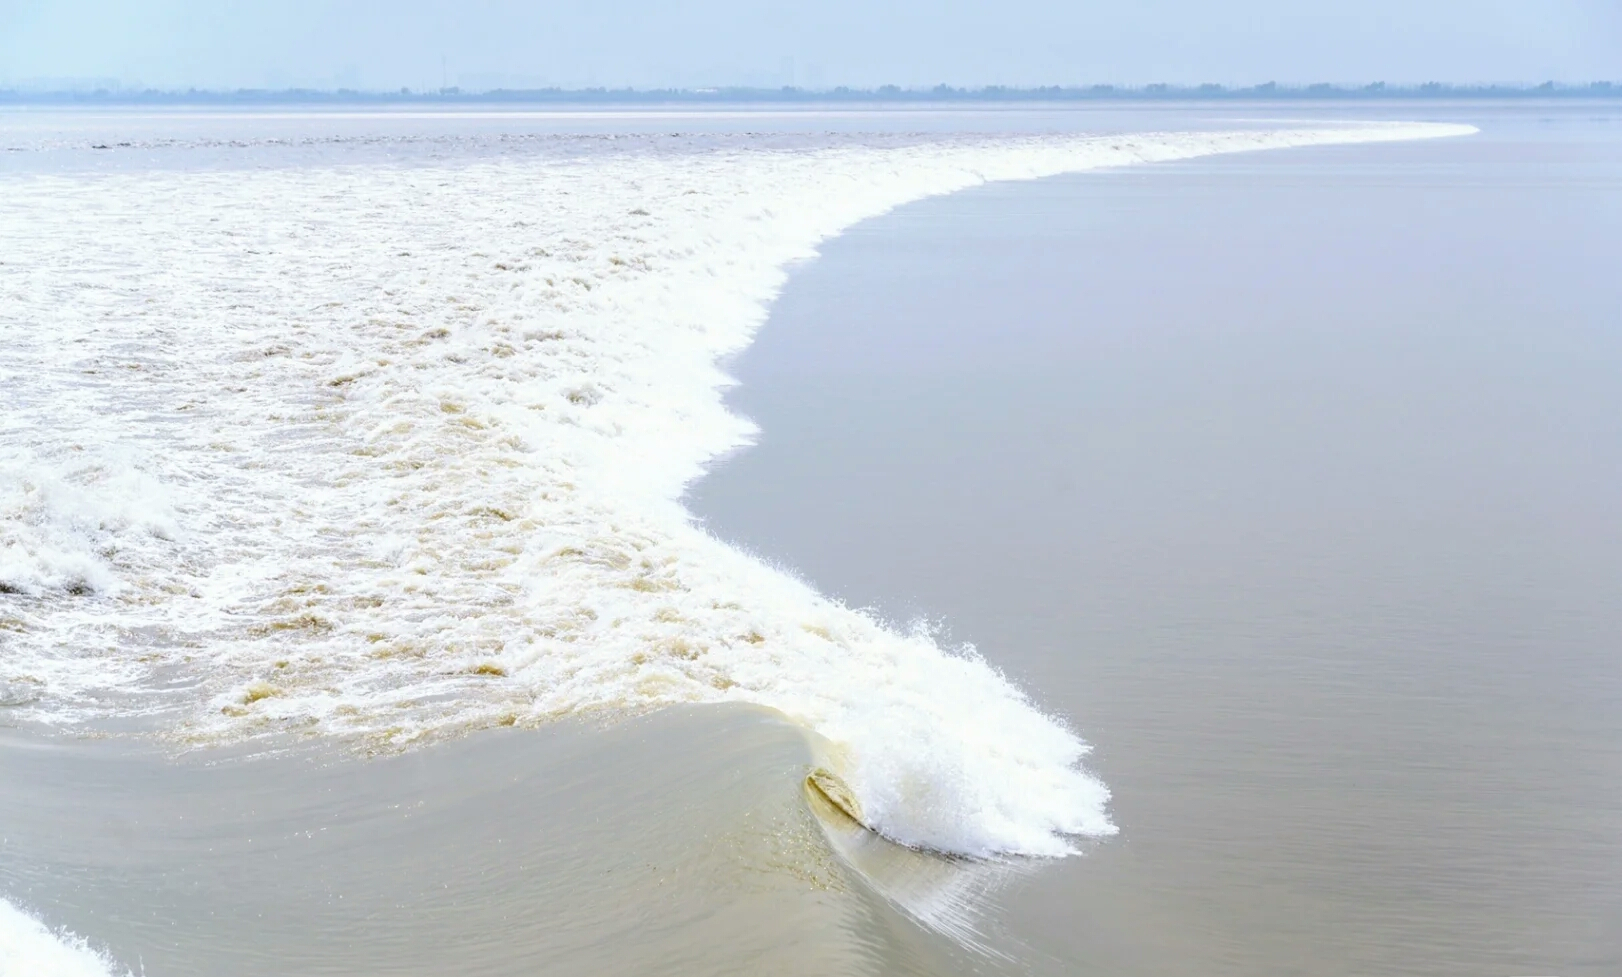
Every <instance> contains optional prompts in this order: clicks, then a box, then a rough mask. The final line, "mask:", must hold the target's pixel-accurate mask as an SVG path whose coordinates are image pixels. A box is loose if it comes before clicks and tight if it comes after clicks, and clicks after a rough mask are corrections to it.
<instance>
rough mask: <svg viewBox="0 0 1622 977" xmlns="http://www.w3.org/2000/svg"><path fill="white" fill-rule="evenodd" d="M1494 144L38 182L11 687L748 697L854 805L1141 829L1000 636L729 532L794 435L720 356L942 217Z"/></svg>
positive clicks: (335, 700) (7, 378)
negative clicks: (820, 255)
mask: <svg viewBox="0 0 1622 977" xmlns="http://www.w3.org/2000/svg"><path fill="white" fill-rule="evenodd" d="M1468 131H1470V129H1469V128H1468V127H1460V126H1442V125H1365V126H1344V127H1333V128H1317V129H1294V130H1275V131H1245V132H1222V133H1182V134H1178V133H1173V134H1147V135H1135V136H1110V137H1064V138H1059V137H1043V138H1018V139H1010V138H997V139H988V138H974V139H968V138H934V139H915V140H909V141H906V142H905V143H896V142H891V143H888V144H875V143H872V142H867V143H864V142H863V141H862V140H861V139H859V138H837V139H836V138H832V137H827V138H812V137H806V138H803V139H800V140H798V141H797V142H796V141H793V140H784V139H776V140H770V141H768V140H766V139H763V138H760V137H733V138H729V139H722V140H709V141H705V142H702V143H700V142H697V141H690V140H682V139H676V138H659V137H652V138H631V139H620V140H609V141H604V140H578V141H569V140H557V141H554V142H553V143H551V144H549V145H548V146H547V147H546V148H545V149H544V150H537V151H536V152H535V153H534V154H533V155H528V156H524V157H522V158H506V159H500V160H495V161H491V160H480V161H472V162H459V163H452V164H445V163H435V164H426V165H424V164H418V165H411V166H405V165H375V164H374V165H331V166H302V167H290V168H283V169H269V170H204V171H199V172H155V173H154V172H147V173H140V174H117V173H114V174H92V175H76V176H69V175H44V176H25V177H13V178H8V180H7V184H8V185H7V188H6V192H5V193H4V194H3V195H0V254H3V255H4V258H3V259H0V260H3V263H0V299H3V302H4V312H3V313H0V316H3V320H4V328H5V334H6V337H7V354H6V356H5V358H4V360H3V361H0V363H3V365H0V371H3V375H0V387H3V389H5V391H6V406H7V411H6V416H5V418H4V420H3V422H0V424H3V427H0V520H3V521H0V542H3V547H4V548H3V550H0V587H3V588H4V590H5V595H4V597H3V598H0V599H3V601H4V603H3V604H0V643H3V646H4V655H3V656H0V706H5V707H6V708H7V709H8V711H10V712H11V713H12V714H13V715H14V716H15V717H17V718H19V719H22V720H27V721H31V722H39V723H45V724H50V725H53V726H58V727H65V728H99V727H100V726H101V725H103V724H105V723H107V722H109V721H112V720H124V719H127V718H129V717H132V716H139V717H144V722H145V723H146V724H147V725H148V726H149V727H150V728H151V729H153V730H155V731H156V733H157V735H160V736H162V737H165V738H167V739H170V740H172V741H173V742H175V743H177V744H180V745H198V744H216V743H227V742H241V741H244V740H251V739H255V738H267V737H272V736H285V735H288V734H292V735H307V736H333V737H343V738H346V739H349V740H352V741H353V742H355V743H356V744H357V746H359V747H360V748H363V749H397V748H401V747H404V746H407V745H410V744H412V743H416V742H420V741H423V740H426V739H428V738H431V737H435V736H443V735H448V734H453V733H456V732H460V731H464V730H470V729H476V728H482V727H490V726H499V725H528V724H537V723H543V722H547V721H549V720H552V719H556V718H559V717H564V716H571V715H579V714H583V713H623V712H627V711H640V710H646V709H650V708H656V707H659V706H663V705H668V704H674V703H705V702H727V701H732V702H745V703H752V704H758V705H763V706H767V707H770V708H773V709H776V710H779V711H781V712H782V713H784V714H785V715H786V716H788V717H789V718H790V719H791V720H793V721H794V722H796V723H798V724H799V725H801V726H802V727H804V728H806V729H807V730H810V731H813V732H814V733H816V734H818V741H819V743H821V744H823V751H824V752H825V753H826V757H827V758H826V761H825V762H826V765H827V767H828V768H829V770H828V772H829V774H830V775H831V777H830V779H829V781H828V782H829V783H831V784H833V785H834V791H833V792H834V793H835V794H836V795H837V794H840V793H842V792H843V790H844V789H848V791H849V800H848V803H849V806H850V807H852V808H853V809H854V810H855V811H856V812H857V813H859V814H860V816H861V818H862V820H863V821H865V822H866V823H867V824H869V825H870V826H872V827H874V828H875V829H877V830H879V831H880V832H882V833H883V834H885V835H888V836H889V837H891V838H892V839H895V840H897V841H900V842H903V843H905V844H908V845H914V846H919V847H926V848H932V849H937V850H942V851H948V852H954V853H962V854H968V855H988V854H992V853H1022V854H1032V855H1062V854H1064V853H1066V852H1067V851H1069V850H1070V846H1071V842H1070V841H1069V840H1067V839H1068V838H1070V837H1073V836H1079V835H1098V834H1106V833H1110V832H1111V831H1113V827H1112V826H1111V824H1110V821H1109V819H1108V815H1107V812H1106V809H1105V804H1106V801H1107V799H1108V792H1107V790H1106V789H1105V788H1104V786H1103V785H1102V784H1100V783H1098V782H1097V781H1096V780H1094V779H1093V778H1092V777H1090V776H1089V775H1088V774H1087V773H1086V772H1085V771H1083V770H1082V769H1081V768H1080V767H1079V765H1078V764H1079V761H1080V760H1081V758H1082V757H1083V756H1084V754H1085V752H1086V746H1085V745H1084V744H1083V743H1082V742H1081V741H1080V739H1079V738H1078V737H1077V736H1076V735H1075V734H1074V733H1073V732H1072V731H1071V730H1070V729H1069V728H1067V726H1066V725H1065V724H1064V723H1063V722H1062V721H1060V720H1057V719H1055V718H1052V717H1049V716H1045V715H1043V714H1042V713H1041V712H1039V711H1038V710H1036V709H1035V708H1034V707H1033V706H1032V705H1031V704H1030V703H1029V702H1028V701H1027V700H1026V698H1025V696H1024V695H1023V694H1022V693H1021V692H1020V690H1019V689H1017V688H1015V687H1014V686H1013V685H1011V684H1010V683H1009V682H1008V681H1006V680H1005V679H1004V678H1003V677H1002V676H1001V675H1000V674H999V673H998V672H997V671H996V670H995V668H993V667H992V666H990V665H988V664H987V663H986V662H985V661H984V660H982V659H981V658H980V657H979V656H978V655H977V654H975V653H974V652H973V651H972V649H954V648H947V647H942V646H941V645H940V644H938V643H937V642H936V641H935V640H934V639H933V638H932V637H931V636H930V635H929V634H927V633H922V632H904V631H898V630H896V629H894V628H891V627H888V626H886V625H885V624H883V623H882V622H879V621H876V620H874V619H873V618H872V617H870V616H868V615H865V614H863V613H861V612H858V611H855V610H852V609H848V608H846V607H843V606H841V605H839V604H838V603H836V602H834V601H831V600H828V599H826V598H823V597H821V596H820V595H818V594H817V593H815V592H814V591H813V590H812V589H810V588H809V587H807V586H806V585H804V584H803V583H801V582H799V581H797V580H795V579H794V578H792V577H791V576H789V575H787V574H784V573H783V572H781V571H779V570H777V569H775V568H773V567H771V566H768V565H766V564H765V563H763V562H761V561H759V560H757V559H755V558H753V557H751V556H748V555H746V554H743V553H740V552H738V551H736V550H733V549H731V548H729V547H727V546H725V545H724V544H722V543H720V542H719V541H717V540H715V539H714V538H712V537H710V536H708V535H707V534H706V533H705V532H704V531H703V530H702V529H700V528H698V527H696V526H694V525H693V524H692V522H691V520H690V519H689V517H688V515H687V513H686V512H685V511H684V510H683V509H682V507H681V505H680V502H679V499H680V496H681V493H682V491H683V488H684V487H685V486H686V485H687V484H688V483H689V482H690V481H691V480H692V479H693V478H695V477H696V476H698V475H699V474H700V473H701V471H702V469H703V466H704V465H705V464H706V463H707V462H708V461H710V460H711V459H713V458H715V457H716V456H718V455H720V454H722V453H724V452H726V451H728V450H731V449H733V448H735V447H737V446H739V445H741V444H744V443H747V441H748V439H749V437H750V435H751V433H752V432H751V427H750V425H749V424H748V422H747V421H745V420H743V419H741V418H738V417H735V416H732V415H730V414H728V413H727V412H726V411H725V409H724V408H723V406H722V403H721V398H720V394H721V391H722V389H723V388H724V387H725V385H726V383H727V378H726V376H725V374H724V373H723V372H722V371H721V369H720V368H719V366H718V365H717V364H718V362H719V361H720V360H721V359H722V358H723V357H725V356H726V355H727V354H729V353H732V352H735V351H736V350H738V349H739V348H741V347H742V346H743V345H745V344H746V343H747V342H748V340H749V338H750V336H751V334H752V333H753V331H754V330H755V329H756V328H757V327H758V325H759V324H760V323H761V322H762V321H763V319H764V317H765V314H766V308H767V304H768V303H769V302H770V300H771V298H772V297H773V295H774V294H775V293H776V291H777V289H778V288H779V287H780V285H781V284H782V282H783V280H784V276H785V269H786V267H787V266H788V265H789V264H791V263H792V262H794V261H796V260H800V259H804V258H807V257H810V256H812V255H813V254H814V253H815V252H814V249H815V247H816V245H817V244H818V242H819V241H822V240H824V239H826V238H827V237H829V236H831V235H834V234H836V233H838V232H839V231H840V230H841V229H843V228H845V227H848V226H850V225H851V224H853V223H855V222H857V221H860V220H862V219H864V218H868V217H871V216H874V215H877V214H880V213H882V212H884V211H886V210H889V209H891V208H893V207H895V206H898V205H900V204H902V203H905V202H907V201H910V200H913V199H917V198H920V197H924V196H928V195H933V194H941V193H948V192H952V191H954V190H959V189H962V188H965V187H969V186H972V185H975V184H978V183H982V182H986V181H990V180H1007V179H1028V178H1036V177H1041V176H1046V175H1051V174H1056V173H1061V172H1067V171H1074V170H1081V169H1088V168H1094V167H1102V166H1113V165H1124V164H1131V163H1137V162H1146V161H1156V160H1171V159H1180V158H1187V157H1192V156H1199V155H1205V154H1210V153H1218V152H1231V151H1241V150H1251V149H1264V148H1282V147H1288V146H1297V145H1310V144H1324V143H1336V142H1366V141H1377V140H1388V139H1410V138H1422V137H1430V136H1444V135H1454V134H1461V133H1464V132H1468ZM0 908H6V911H7V912H8V914H9V913H10V912H11V911H10V910H9V908H7V907H0ZM6 918H7V919H10V916H9V915H8V916H7V917H6ZM31 925H32V924H31V923H30V922H29V921H27V920H26V919H24V918H21V917H19V920H18V921H17V922H16V924H15V925H13V924H11V923H7V924H5V925H4V926H0V930H4V931H6V932H9V933H15V934H17V935H16V936H14V937H13V936H7V937H4V938H5V939H15V940H17V941H18V945H19V946H20V945H22V942H24V941H25V938H26V934H27V933H31V932H33V929H30V926H31ZM34 928H35V929H37V927H34ZM40 932H41V933H43V931H42V930H41V931H40ZM40 946H41V948H40V949H39V950H38V952H39V953H40V954H45V953H47V952H50V953H68V954H72V953H75V952H77V951H74V950H72V949H71V948H68V947H66V946H65V945H55V944H53V945H51V946H50V947H49V948H48V949H47V948H45V946H44V944H41V945H40ZM19 952H20V951H19ZM18 959H22V957H19V958H18ZM84 959H85V960H88V959H89V958H84ZM39 960H40V961H45V960H46V958H45V957H44V956H41V957H39ZM86 965H88V964H86ZM58 970H59V971H60V968H58ZM60 972H70V971H60Z"/></svg>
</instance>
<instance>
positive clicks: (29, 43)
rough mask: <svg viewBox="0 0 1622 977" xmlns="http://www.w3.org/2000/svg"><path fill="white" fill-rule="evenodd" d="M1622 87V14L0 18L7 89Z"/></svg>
mask: <svg viewBox="0 0 1622 977" xmlns="http://www.w3.org/2000/svg"><path fill="white" fill-rule="evenodd" d="M1551 78H1552V79H1555V80H1560V81H1589V80H1594V79H1615V80H1622V0H1224V2H1221V3H1218V2H1211V0H1130V2H1129V0H800V2H795V3H783V2H766V0H694V2H688V3H669V2H665V3H660V2H653V0H527V2H526V0H456V2H451V0H388V2H384V0H350V2H340V0H275V2H270V0H242V2H229V0H145V2H134V0H0V84H3V83H11V84H17V83H29V82H35V83H37V82H39V81H41V80H48V79H63V80H67V79H80V80H88V79H116V80H118V81H119V82H122V83H125V84H131V83H143V84H146V85H152V86H157V87H183V86H193V85H194V86H197V87H216V88H218V87H233V88H234V87H286V86H289V85H304V86H316V87H337V86H345V87H361V88H378V89H392V88H399V87H401V86H409V87H412V88H428V87H438V86H439V85H440V84H441V81H442V80H443V81H446V82H448V83H449V84H453V85H455V84H461V85H463V86H464V87H470V88H482V87H492V86H499V85H507V86H526V85H527V86H537V85H563V86H578V85H609V86H621V85H634V86H639V87H648V86H663V85H684V86H703V85H717V84H753V85H781V84H787V83H793V84H798V85H801V86H808V87H823V86H832V85H841V84H843V85H852V86H869V85H879V84H885V83H894V84H899V85H930V84H935V83H938V82H946V83H950V84H956V85H983V84H1009V85H1036V84H1078V83H1083V84H1091V83H1098V82H1114V83H1127V84H1141V83H1146V82H1154V81H1166V82H1172V83H1199V82H1207V81H1213V82H1220V83H1225V84H1253V83H1256V82H1260V81H1267V80H1278V81H1281V82H1313V81H1340V82H1364V81H1374V80H1386V81H1390V82H1414V81H1427V80H1442V81H1456V82H1474V81H1542V80H1545V79H1551Z"/></svg>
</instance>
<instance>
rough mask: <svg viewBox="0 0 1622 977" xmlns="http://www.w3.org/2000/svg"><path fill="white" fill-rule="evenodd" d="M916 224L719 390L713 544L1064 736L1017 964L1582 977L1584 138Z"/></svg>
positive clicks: (1615, 725) (1602, 828)
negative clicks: (750, 554) (721, 423)
mask: <svg viewBox="0 0 1622 977" xmlns="http://www.w3.org/2000/svg"><path fill="white" fill-rule="evenodd" d="M1460 118H1461V121H1474V122H1476V123H1477V124H1479V125H1480V126H1482V128H1483V130H1484V131H1483V133H1482V134H1481V135H1479V136H1476V137H1473V138H1471V139H1466V140H1449V141H1443V142H1437V143H1421V144H1409V145H1397V146H1379V147H1345V148H1330V149H1313V150H1301V151H1294V152H1291V153H1287V154H1262V155H1257V156H1253V157H1236V158H1226V159H1217V160H1210V161H1198V162H1194V163H1182V164H1175V165H1169V166H1164V167H1159V168H1154V169H1149V170H1131V171H1123V172H1119V173H1114V174H1086V175H1081V176H1076V177H1069V178H1062V179H1056V180H1050V181H1045V182H1043V183H1039V184H1034V185H1003V186H992V187H986V188H982V189H980V190H976V191H973V192H971V193H966V194H963V195H960V196H957V197H953V198H948V199H941V200H934V201H927V202H924V203H921V204H917V205H914V206H912V207H909V208H907V209H906V210H904V211H902V212H900V213H897V214H895V215H893V216H891V217H888V218H885V219H883V220H879V221H875V222H872V223H870V224H868V225H865V226H864V227H862V228H859V229H857V230H856V231H854V232H852V233H850V234H848V235H846V236H844V237H842V238H841V239H839V240H837V241H835V242H832V243H831V244H830V245H829V246H827V247H826V248H825V249H824V254H823V257H822V258H821V259H820V260H819V261H818V262H816V263H814V264H812V265H810V266H807V267H806V268H804V269H802V270H801V271H800V272H799V273H798V275H797V277H796V278H795V279H794V280H793V282H792V283H791V284H790V286H789V288H788V290H787V292H786V293H785V295H784V296H783V297H782V299H781V300H780V302H779V304H778V306H777V307H776V310H775V312H774V316H773V319H772V321H771V322H770V324H769V325H768V326H767V328H766V329H765V330H764V331H763V333H762V335H761V336H760V337H759V339H758V340H757V342H756V344H755V345H754V346H752V347H751V348H750V349H749V350H748V351H746V353H745V354H744V355H743V356H742V357H741V359H740V360H739V362H738V363H737V364H736V365H735V370H736V374H737V376H738V377H739V378H740V380H741V381H742V386H741V387H740V388H738V389H737V390H736V391H735V395H734V402H735V403H736V405H737V407H738V409H740V410H741V411H742V412H744V413H746V414H748V415H749V416H750V417H752V418H754V419H755V420H756V421H758V422H759V423H760V425H761V427H762V429H763V434H762V435H761V440H760V444H759V446H757V447H755V448H752V449H750V450H748V451H746V452H743V453H741V454H739V455H737V456H735V457H734V458H732V459H730V460H728V461H727V463H725V464H724V465H722V466H721V467H720V469H719V470H718V471H717V472H716V473H714V474H713V475H712V476H711V477H710V478H708V479H707V480H706V481H704V482H703V483H701V484H700V485H698V486H697V487H696V489H695V490H694V493H693V498H692V505H693V507H694V508H695V510H696V511H697V512H698V513H700V514H701V516H702V517H703V518H704V519H706V520H707V522H708V524H709V525H710V526H711V527H712V528H713V529H714V531H716V532H717V533H718V534H719V535H721V536H722V537H724V538H726V539H729V540H736V541H739V542H740V543H742V544H744V545H746V546H748V547H750V548H752V549H755V550H757V551H759V552H761V553H763V554H764V555H767V556H769V557H772V558H774V559H778V560H781V561H783V562H784V563H786V564H788V565H790V566H793V567H796V568H798V569H799V570H800V571H802V572H803V573H804V574H805V575H806V576H807V577H808V578H809V579H810V580H811V581H812V582H814V583H815V584H816V585H818V586H819V587H821V588H824V589H826V590H828V591H829V592H832V593H836V594H839V595H841V596H842V597H844V598H845V599H847V600H848V601H850V602H851V603H853V604H857V605H869V606H874V607H876V608H877V609H879V610H880V611H882V612H884V613H886V614H887V615H890V616H892V617H896V618H902V619H905V618H907V617H911V616H915V615H922V616H928V617H932V618H939V619H941V620H943V621H944V623H945V624H946V626H948V627H949V628H950V630H951V632H952V635H953V636H954V637H955V638H957V639H959V640H968V641H973V642H974V643H976V644H977V645H978V646H979V648H980V649H981V650H982V651H983V652H984V653H985V654H986V655H987V657H988V658H990V659H991V660H992V661H994V662H996V663H998V664H999V665H1000V666H1002V667H1003V668H1005V669H1006V670H1007V672H1008V673H1009V674H1010V675H1011V677H1013V678H1014V679H1016V680H1017V681H1018V682H1019V683H1020V684H1022V685H1023V686H1024V687H1025V688H1027V689H1030V690H1032V692H1033V695H1034V696H1035V698H1036V699H1037V700H1038V701H1039V702H1040V703H1042V704H1043V705H1044V706H1045V707H1046V708H1048V709H1050V710H1052V711H1054V712H1056V713H1058V714H1060V715H1063V716H1065V717H1068V718H1069V719H1071V720H1072V721H1073V722H1074V723H1075V724H1076V725H1077V727H1078V728H1079V729H1080V731H1081V732H1082V733H1083V734H1084V735H1085V736H1086V737H1087V738H1088V739H1089V740H1091V741H1092V742H1094V743H1096V744H1097V745H1098V752H1097V754H1096V755H1095V757H1094V759H1093V760H1092V761H1091V763H1092V765H1093V766H1094V768H1095V769H1097V770H1098V771H1099V772H1100V773H1101V775H1102V777H1103V779H1104V780H1105V781H1106V782H1107V783H1108V784H1110V786H1111V787H1112V788H1113V789H1114V791H1115V802H1114V805H1113V813H1114V817H1115V819H1116V821H1117V823H1118V824H1119V825H1120V826H1121V828H1122V833H1121V835H1120V836H1119V838H1118V839H1114V840H1112V841H1110V842H1108V843H1105V844H1103V845H1100V846H1098V847H1096V848H1095V849H1094V850H1092V851H1091V853H1090V855H1089V856H1088V857H1086V858H1083V859H1072V860H1069V861H1067V862H1066V863H1063V864H1060V865H1057V866H1053V867H1051V868H1050V869H1048V870H1047V871H1044V872H1040V873H1037V874H1036V876H1035V877H1034V878H1033V879H1032V880H1031V881H1030V882H1029V883H1028V884H1026V885H1023V886H1021V887H1017V888H1016V889H1014V890H1013V891H1012V892H1010V893H1008V894H1005V896H1004V897H1003V903H1002V906H1001V914H1000V918H1001V920H1002V922H1003V924H1004V925H1005V926H1006V927H1007V929H1008V930H1009V931H1010V934H1011V935H1010V940H1011V942H1012V943H1015V944H1022V945H1023V949H1022V951H1021V953H1022V954H1023V955H1024V957H1025V959H1026V960H1027V961H1028V962H1029V963H1030V966H1031V968H1032V969H1033V970H1034V971H1037V972H1042V973H1055V974H1060V973H1065V974H1069V973H1098V974H1121V975H1125V974H1167V975H1171V974H1177V975H1182V974H1232V975H1256V974H1268V975H1280V974H1301V975H1325V977H1328V975H1337V977H1338V975H1351V974H1426V975H1432V974H1434V975H1438V977H1440V975H1476V974H1484V975H1514V974H1559V975H1566V977H1573V975H1594V977H1601V975H1612V974H1616V973H1622V661H1619V658H1618V655H1619V651H1622V649H1619V647H1618V644H1619V639H1622V504H1619V500H1622V274H1618V273H1617V268H1618V266H1619V263H1618V255H1619V254H1622V117H1618V116H1616V115H1614V114H1613V115H1606V114H1605V113H1603V112H1595V111H1592V110H1582V109H1578V110H1574V111H1573V110H1563V111H1549V112H1544V113H1537V112H1530V113H1527V112H1512V113H1491V112H1489V113H1486V114H1484V115H1482V116H1480V117H1477V118H1468V117H1465V116H1461V117H1460Z"/></svg>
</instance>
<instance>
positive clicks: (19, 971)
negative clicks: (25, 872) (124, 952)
mask: <svg viewBox="0 0 1622 977" xmlns="http://www.w3.org/2000/svg"><path fill="white" fill-rule="evenodd" d="M122 972H123V973H126V974H127V973H128V971H122ZM114 973H115V970H114V964H113V962H112V961H111V960H109V959H107V957H106V956H104V955H103V954H101V953H98V952H96V951H95V950H94V949H92V948H91V946H90V944H89V943H87V942H86V941H85V940H84V939H82V938H81V937H78V936H75V935H74V934H72V933H68V932H65V931H64V932H52V931H51V930H50V929H49V928H47V927H46V925H45V924H44V923H42V922H40V921H39V920H37V919H35V918H34V917H32V916H30V915H28V914H27V913H25V912H23V911H22V910H20V909H18V908H17V907H16V906H13V905H12V904H11V903H9V902H7V901H6V900H4V899H0V977H112V975H113V974H114Z"/></svg>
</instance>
